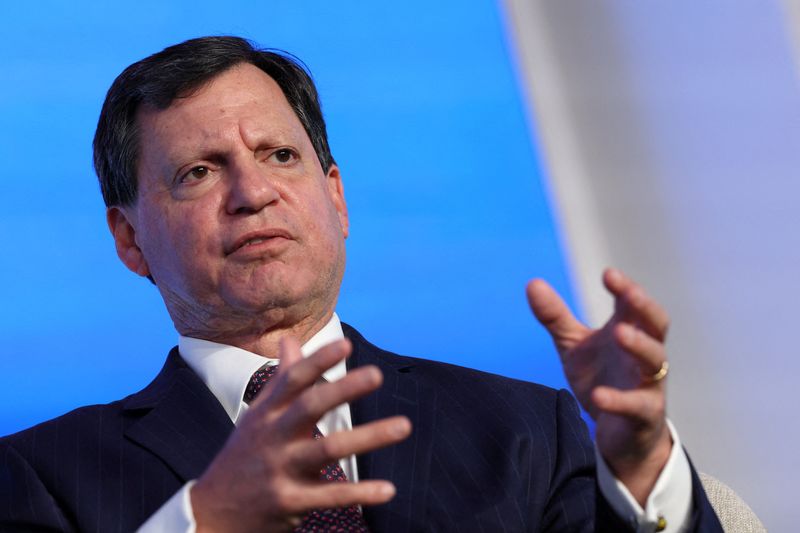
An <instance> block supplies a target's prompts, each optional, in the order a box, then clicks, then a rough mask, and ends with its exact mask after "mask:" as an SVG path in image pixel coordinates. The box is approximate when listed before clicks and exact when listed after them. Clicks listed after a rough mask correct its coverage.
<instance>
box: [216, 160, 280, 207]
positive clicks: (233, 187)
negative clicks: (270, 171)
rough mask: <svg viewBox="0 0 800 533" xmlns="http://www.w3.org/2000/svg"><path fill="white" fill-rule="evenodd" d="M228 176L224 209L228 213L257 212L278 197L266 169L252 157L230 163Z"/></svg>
mask: <svg viewBox="0 0 800 533" xmlns="http://www.w3.org/2000/svg"><path fill="white" fill-rule="evenodd" d="M246 159H250V158H246ZM228 178H229V182H230V185H229V190H228V198H227V201H226V205H225V209H226V211H227V212H228V214H230V215H238V214H247V213H257V212H258V211H261V210H262V209H263V208H265V207H266V206H268V205H270V204H272V203H275V202H277V201H278V199H279V198H280V194H279V192H278V190H277V189H276V188H275V186H274V185H275V184H274V183H273V182H272V179H271V177H270V176H268V175H267V171H266V170H265V169H263V168H260V167H259V165H258V164H257V162H256V161H255V160H253V159H250V160H249V161H247V160H245V161H239V162H236V163H235V164H232V165H230V167H229V175H228Z"/></svg>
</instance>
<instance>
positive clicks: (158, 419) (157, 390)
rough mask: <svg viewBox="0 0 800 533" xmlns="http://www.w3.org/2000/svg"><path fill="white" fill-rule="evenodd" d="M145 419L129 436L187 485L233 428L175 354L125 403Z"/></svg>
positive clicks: (225, 415)
mask: <svg viewBox="0 0 800 533" xmlns="http://www.w3.org/2000/svg"><path fill="white" fill-rule="evenodd" d="M124 408H125V410H126V411H128V412H129V413H130V414H131V415H132V416H137V413H138V412H141V413H142V414H141V415H139V416H140V418H139V420H138V421H137V422H135V423H134V424H133V425H131V427H130V428H128V430H127V431H126V432H125V436H126V437H127V438H129V439H131V440H132V441H134V442H136V443H138V444H139V445H141V446H143V447H144V448H146V449H148V450H150V451H151V452H152V453H154V454H155V455H156V456H158V457H159V458H161V460H162V461H164V463H166V464H167V466H168V467H169V468H170V469H172V470H173V471H174V472H175V473H176V474H177V475H178V477H180V478H181V479H182V480H183V481H188V480H190V479H196V478H197V477H199V476H200V475H201V474H202V473H203V471H204V470H205V469H206V467H207V466H208V464H209V463H210V462H211V460H212V459H213V458H214V456H215V455H216V454H217V452H219V450H220V449H221V448H222V446H223V445H224V444H225V441H226V439H227V438H228V435H230V433H231V432H232V431H233V423H232V422H231V421H230V418H228V415H227V413H225V410H224V409H223V408H222V406H221V405H220V404H219V402H218V401H217V399H216V398H215V397H214V395H213V394H212V393H211V392H210V391H209V390H208V388H207V387H206V386H205V385H204V384H203V382H202V381H201V380H200V378H199V377H198V376H197V374H195V373H194V371H192V370H191V369H190V368H189V367H188V366H187V365H186V363H185V362H184V361H183V359H181V357H180V355H179V354H178V349H177V348H174V349H173V350H172V351H171V352H170V354H169V357H168V358H167V362H166V363H165V365H164V368H163V369H162V370H161V372H160V373H159V375H158V376H157V377H156V379H155V380H153V382H152V383H151V384H150V385H148V386H147V387H146V388H145V389H144V390H142V391H141V392H139V393H137V394H134V395H132V396H130V397H128V398H127V399H126V400H124Z"/></svg>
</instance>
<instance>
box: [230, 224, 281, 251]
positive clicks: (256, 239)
mask: <svg viewBox="0 0 800 533" xmlns="http://www.w3.org/2000/svg"><path fill="white" fill-rule="evenodd" d="M291 238H292V237H291V235H289V232H287V231H285V230H282V229H279V228H271V229H266V230H260V231H253V232H250V233H245V234H244V235H242V236H241V237H239V238H238V239H236V240H235V241H234V242H233V244H232V245H230V246H228V247H226V248H225V255H231V254H232V253H234V252H236V251H238V250H241V249H242V248H249V247H250V246H256V245H258V244H261V243H264V242H267V241H270V240H272V239H291Z"/></svg>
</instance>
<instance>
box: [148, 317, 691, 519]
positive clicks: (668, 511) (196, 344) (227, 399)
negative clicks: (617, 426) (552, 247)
mask: <svg viewBox="0 0 800 533" xmlns="http://www.w3.org/2000/svg"><path fill="white" fill-rule="evenodd" d="M342 338H344V333H343V332H342V326H341V322H340V321H339V317H338V316H337V315H336V314H335V313H334V315H333V316H332V317H331V319H330V321H329V322H328V324H326V325H325V327H323V328H322V329H321V330H320V331H319V332H318V333H317V334H316V335H314V336H313V337H312V338H311V339H309V341H308V342H306V343H305V344H304V345H303V346H302V348H301V351H302V353H303V356H304V357H308V356H309V355H311V354H312V353H314V352H315V351H317V350H318V349H319V348H321V347H322V346H325V345H326V344H329V343H331V342H334V341H336V340H339V339H342ZM178 349H179V351H180V354H181V357H183V358H184V360H185V361H186V363H187V364H188V365H189V366H190V367H191V368H192V370H194V371H195V372H196V373H197V375H198V376H200V379H202V380H203V382H204V383H205V384H206V386H207V387H208V388H209V390H210V391H211V393H212V394H214V396H215V397H216V398H217V400H219V403H220V404H221V405H222V407H223V408H224V409H225V412H226V413H227V414H228V416H229V417H230V419H231V421H232V422H233V423H234V424H237V423H238V421H239V420H240V419H241V417H242V416H243V414H244V413H245V411H247V404H246V403H245V402H244V400H243V397H244V391H245V388H246V387H247V384H248V382H249V381H250V377H251V376H252V375H253V373H254V372H255V371H256V370H258V369H259V368H261V367H262V366H264V365H265V364H266V365H274V364H278V362H279V360H278V359H269V358H265V357H262V356H260V355H256V354H254V353H251V352H248V351H246V350H242V349H241V348H236V347H234V346H228V345H224V344H218V343H215V342H210V341H206V340H202V339H195V338H191V337H183V336H181V337H180V339H179V343H178ZM346 372H347V368H346V365H345V362H344V361H341V362H339V363H338V364H336V365H335V366H334V367H333V368H331V369H330V370H328V371H327V372H325V373H324V374H323V377H324V378H325V380H326V381H329V382H332V381H336V380H338V379H341V378H342V377H344V375H345V374H346ZM667 423H668V425H669V429H670V432H671V435H672V441H673V445H672V452H671V454H670V457H669V459H668V461H667V464H666V465H665V467H664V469H663V470H662V472H661V475H660V477H659V479H658V481H657V482H656V485H655V487H654V488H653V491H652V492H651V494H650V496H649V498H648V500H647V504H646V506H645V508H644V509H642V507H641V506H640V505H639V504H638V502H637V501H636V499H635V498H634V497H633V496H632V495H631V494H630V492H629V491H628V490H627V489H626V488H625V485H623V484H622V482H620V481H619V480H617V479H616V478H614V476H613V474H612V473H611V470H610V469H609V468H608V466H607V465H606V463H605V461H604V460H603V458H602V457H601V456H600V453H599V452H598V453H596V455H597V477H598V484H599V486H600V491H601V492H602V493H603V496H604V497H605V498H606V500H607V501H608V502H609V504H610V505H611V508H612V509H614V511H615V512H616V513H617V514H618V515H619V516H621V517H622V518H623V519H624V520H626V522H627V523H629V524H631V526H632V527H633V528H635V529H636V531H637V532H639V533H645V532H647V533H649V532H654V531H655V530H656V524H657V523H658V519H659V517H664V518H665V519H666V522H667V527H666V529H664V532H665V533H680V532H682V531H683V530H684V527H685V524H686V523H687V522H688V519H689V512H690V510H691V503H692V480H691V470H690V468H689V462H688V459H687V458H686V455H685V453H684V452H683V448H682V447H681V444H680V439H679V438H678V434H677V432H676V431H675V428H674V427H673V426H672V424H671V423H669V421H668V422H667ZM317 427H318V429H319V430H320V432H321V433H322V434H323V435H329V434H331V433H332V432H335V431H344V430H349V429H352V427H353V422H352V419H351V418H350V408H349V406H348V405H347V404H342V405H340V406H338V407H337V408H336V409H334V410H333V411H330V412H328V413H327V414H326V415H325V416H323V417H322V419H320V421H319V422H318V424H317ZM595 450H596V448H595ZM340 464H341V466H342V469H343V470H344V472H345V474H346V475H347V478H348V479H350V480H353V481H358V470H357V468H356V460H355V456H350V457H348V458H344V459H342V460H341V461H340ZM193 485H194V481H189V482H188V483H186V484H185V485H184V486H183V487H182V488H181V489H180V490H179V491H178V492H176V493H175V494H174V495H173V496H172V498H170V499H169V500H168V501H167V502H166V503H165V504H164V505H163V506H161V508H160V509H159V510H158V511H157V512H156V513H155V514H154V515H153V516H151V517H150V518H149V519H148V520H147V522H146V523H145V524H144V525H143V526H142V527H141V528H139V530H138V531H139V532H140V533H157V532H158V533H161V532H163V533H167V532H169V533H172V532H182V533H183V532H185V533H194V532H195V529H196V524H195V520H194V513H193V511H192V503H191V498H190V490H191V488H192V486H193Z"/></svg>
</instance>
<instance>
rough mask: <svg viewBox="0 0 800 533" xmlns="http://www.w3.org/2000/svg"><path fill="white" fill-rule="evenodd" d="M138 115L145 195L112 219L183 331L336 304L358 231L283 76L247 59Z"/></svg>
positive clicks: (259, 322) (135, 266) (128, 258)
mask: <svg viewBox="0 0 800 533" xmlns="http://www.w3.org/2000/svg"><path fill="white" fill-rule="evenodd" d="M137 124H138V126H139V135H140V139H141V140H140V157H139V171H138V180H139V195H138V199H137V201H136V204H135V205H133V206H131V207H127V208H123V209H118V210H115V209H112V210H110V211H109V223H110V226H111V229H112V232H113V233H114V235H115V239H116V242H117V250H118V253H119V254H120V257H121V258H122V260H123V262H125V263H126V265H128V267H129V268H131V269H132V270H134V271H136V272H138V273H139V274H142V275H146V274H150V275H152V276H153V278H154V279H155V281H156V284H157V286H158V288H159V290H160V291H161V293H162V296H163V297H164V300H165V302H166V304H167V307H168V309H169V311H170V315H171V316H172V319H173V321H175V324H176V327H177V328H178V330H179V331H180V332H181V333H182V334H185V335H186V334H189V335H192V334H194V335H196V336H202V337H204V338H213V339H217V338H219V339H222V340H224V338H223V337H224V336H225V334H230V333H234V332H235V330H237V328H240V329H242V331H241V332H240V333H244V330H246V329H247V328H253V327H256V328H258V327H264V328H267V327H272V326H274V325H278V324H282V323H291V321H298V320H305V321H311V320H319V319H321V318H323V317H324V316H326V315H327V314H328V313H330V312H331V311H332V309H333V307H334V305H335V302H336V297H337V295H338V289H339V284H340V282H341V277H342V274H343V270H344V258H345V251H344V239H345V238H346V237H347V233H348V220H347V211H346V206H345V200H344V193H343V189H342V183H341V178H340V176H339V170H338V168H336V167H335V166H333V167H332V168H331V169H330V170H329V171H328V173H327V174H325V173H323V171H322V167H321V166H320V162H319V160H318V158H317V156H316V153H315V152H314V148H313V146H312V144H311V141H310V139H309V138H308V135H307V134H306V132H305V130H304V128H303V126H302V124H301V123H300V121H299V120H298V118H297V117H296V115H295V114H294V112H293V111H292V109H291V107H290V106H289V103H288V102H287V101H286V98H285V96H284V95H283V93H282V91H281V90H280V88H279V87H278V85H277V84H276V83H275V81H273V80H272V79H271V78H270V77H269V76H267V75H266V74H265V73H264V72H262V71H261V70H259V69H258V68H256V67H254V66H253V65H249V64H243V65H239V66H236V67H234V68H232V69H230V70H228V71H226V72H224V73H222V74H220V75H219V76H217V77H216V78H214V79H212V80H211V82H210V83H209V84H208V85H205V86H203V87H202V88H201V89H200V90H199V91H197V92H195V93H194V94H192V95H191V96H189V97H187V98H178V99H176V100H175V101H174V102H173V104H172V105H171V106H170V107H169V108H167V109H165V110H154V109H151V108H144V109H141V110H140V111H139V114H138V117H137ZM206 330H207V331H206ZM226 330H227V331H226ZM215 332H216V333H222V334H221V335H216V336H215Z"/></svg>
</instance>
